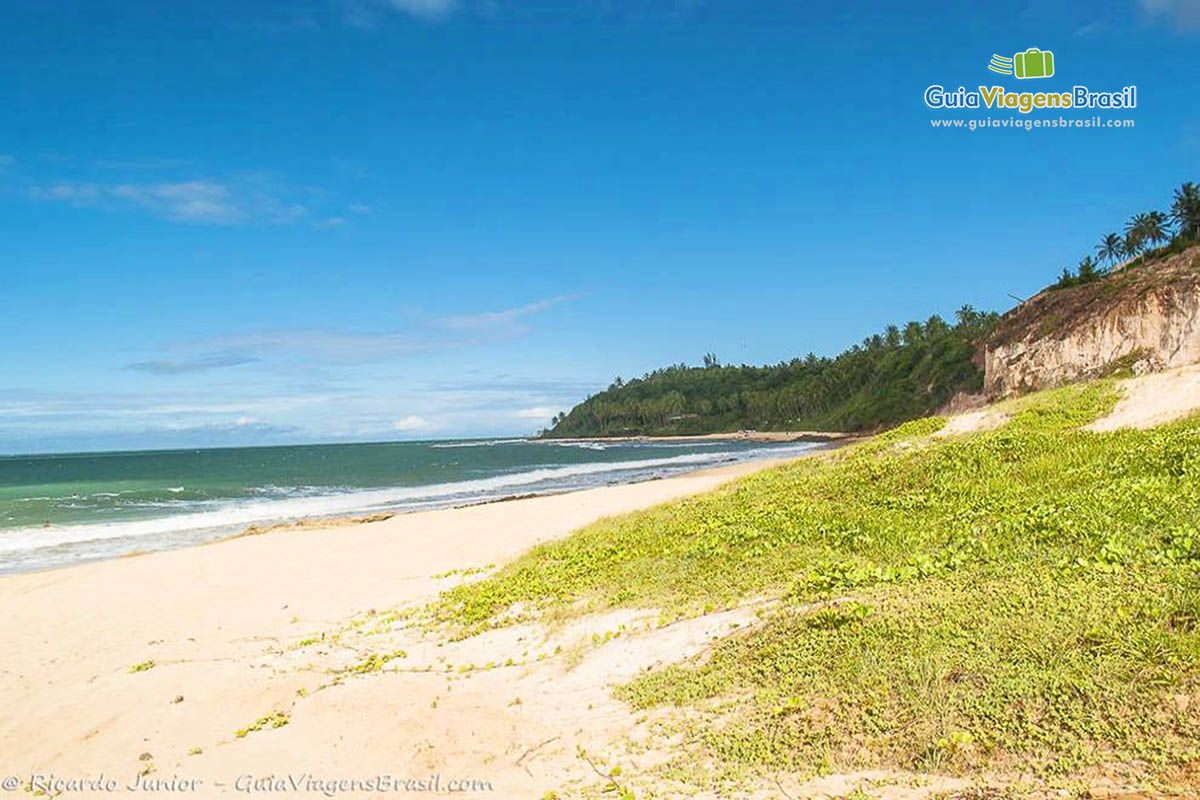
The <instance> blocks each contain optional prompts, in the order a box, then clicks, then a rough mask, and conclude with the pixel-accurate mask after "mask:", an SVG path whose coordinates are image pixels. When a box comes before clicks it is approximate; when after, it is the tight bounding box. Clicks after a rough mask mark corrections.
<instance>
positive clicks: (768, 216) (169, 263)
mask: <svg viewBox="0 0 1200 800" xmlns="http://www.w3.org/2000/svg"><path fill="white" fill-rule="evenodd" d="M976 6H978V7H976ZM4 13H5V25H4V26H3V30H2V31H0V70H2V73H3V74H4V76H5V80H4V82H3V83H2V84H0V108H3V113H4V119H5V125H4V126H3V128H2V129H0V237H2V238H3V241H4V243H5V247H4V254H3V257H2V260H0V286H2V289H0V337H2V341H3V342H4V346H3V347H2V348H0V452H30V451H42V450H76V449H109V448H117V449H119V448H137V447H171V446H200V445H226V444H228V445H236V444H261V443H274V442H293V441H296V442H299V441H347V440H363V439H370V440H380V439H391V438H404V437H422V438H425V437H442V436H473V435H481V434H513V433H525V432H530V431H533V430H536V429H537V428H539V427H541V426H542V425H544V424H545V423H546V422H547V419H548V417H549V415H550V413H552V412H554V411H557V410H561V409H566V408H569V407H570V406H571V405H572V404H573V403H574V402H576V401H578V400H580V399H582V398H583V397H584V396H585V395H586V394H588V393H589V392H591V391H595V390H597V389H599V388H602V387H603V386H605V385H607V384H608V382H610V381H611V380H612V378H613V377H614V376H617V375H621V376H623V377H629V376H632V375H637V374H640V373H642V372H644V371H646V370H649V369H652V368H654V367H657V366H661V365H663V364H668V363H675V362H680V361H686V362H693V363H694V362H697V361H699V359H700V356H701V355H702V354H703V353H705V352H707V351H712V352H715V353H717V355H718V356H719V357H720V358H721V359H722V360H723V361H726V362H748V363H762V362H773V361H778V360H781V359H786V358H790V357H792V356H794V355H802V354H804V353H806V352H808V351H809V350H812V351H815V352H817V353H819V354H833V353H835V352H837V351H838V350H840V349H842V348H844V347H846V346H847V345H850V344H852V343H854V342H856V341H859V340H860V339H861V338H862V337H863V336H865V335H867V334H869V333H871V332H873V331H875V330H877V329H879V328H881V327H882V326H884V325H886V324H887V323H890V322H904V321H906V320H909V319H913V318H918V319H923V318H925V317H927V316H929V315H930V314H932V313H941V314H943V315H947V316H948V315H950V314H952V313H953V311H954V309H955V308H957V307H959V306H960V305H962V304H963V303H971V304H973V305H975V306H977V307H979V308H985V309H995V310H1004V309H1005V308H1007V307H1008V306H1009V305H1011V300H1010V298H1009V297H1008V295H1009V293H1012V294H1017V295H1021V296H1024V295H1027V294H1029V293H1032V292H1033V291H1036V290H1037V289H1038V288H1039V287H1040V286H1042V285H1044V284H1045V283H1047V282H1048V281H1050V280H1052V279H1053V278H1054V277H1055V276H1056V274H1057V273H1058V272H1059V270H1060V269H1061V268H1062V266H1064V265H1065V264H1074V263H1075V262H1076V261H1077V260H1078V258H1079V257H1080V256H1081V255H1082V254H1084V253H1085V252H1088V251H1089V250H1090V249H1091V247H1092V246H1093V245H1094V243H1095V241H1096V240H1098V239H1099V237H1100V236H1101V235H1102V234H1103V233H1105V232H1107V231H1109V230H1113V229H1117V228H1119V227H1120V226H1121V224H1122V222H1123V220H1124V219H1125V218H1126V217H1128V216H1129V215H1130V214H1131V213H1133V212H1135V211H1142V210H1146V209H1148V208H1155V207H1160V208H1161V207H1163V206H1165V205H1166V204H1167V201H1168V198H1169V196H1170V192H1171V190H1172V188H1173V187H1174V186H1176V185H1178V184H1179V183H1180V182H1181V181H1183V180H1188V179H1192V180H1194V179H1200V174H1198V173H1200V170H1198V169H1197V165H1198V164H1200V118H1198V117H1197V106H1196V100H1195V87H1196V86H1197V85H1200V59H1197V58H1196V47H1197V44H1198V43H1200V0H1128V1H1127V2H1100V3H1088V4H1082V3H1065V2H1042V3H1037V4H1029V3H1025V2H1002V3H989V4H986V8H985V7H983V6H980V5H979V4H962V3H949V2H947V3H916V4H911V3H910V4H905V6H904V8H903V9H900V8H899V7H897V5H896V4H894V3H883V2H881V3H856V4H840V3H839V4H832V3H831V4H800V3H795V2H758V1H757V0H737V2H734V1H733V0H728V1H727V0H673V1H672V0H642V1H640V2H618V0H608V1H607V2H606V1H605V0H555V1H554V2H542V1H541V0H532V1H526V0H390V1H389V0H287V1H286V2H283V1H282V0H280V1H279V2H255V1H254V0H242V2H237V3H235V2H230V1H229V0H216V1H215V2H214V0H206V1H205V2H191V1H190V0H179V2H172V3H169V4H164V3H161V2H149V1H147V2H135V1H134V0H127V1H126V2H115V3H105V4H86V3H78V2H65V1H64V0H45V2H39V3H24V2H15V1H13V0H7V1H6V2H4ZM1031 46H1037V47H1041V48H1044V49H1050V50H1053V51H1054V53H1055V56H1056V64H1057V70H1058V76H1056V78H1054V79H1048V80H1046V81H1043V82H1034V81H1016V80H1015V79H1011V78H1000V77H999V76H996V75H993V74H992V73H989V72H987V70H986V65H987V62H988V60H989V58H990V56H991V54H992V53H999V54H1002V55H1003V54H1011V53H1014V52H1017V51H1020V50H1024V49H1025V48H1026V47H1031ZM932 83H940V84H943V85H946V86H948V87H957V86H958V85H965V86H967V87H968V88H973V87H975V86H977V85H979V84H980V83H985V84H989V85H990V84H992V83H999V84H1001V85H1004V86H1005V87H1006V88H1008V89H1011V90H1021V89H1049V88H1069V87H1070V86H1071V85H1073V84H1075V83H1082V84H1085V85H1088V86H1090V87H1091V88H1093V89H1104V90H1113V89H1120V88H1122V87H1124V86H1126V85H1128V84H1136V85H1137V86H1138V100H1139V107H1138V108H1137V109H1135V110H1132V111H1129V112H1109V113H1108V114H1106V116H1110V117H1125V118H1132V119H1134V120H1135V123H1136V127H1135V128H1134V129H1132V130H1124V129H1122V130H1114V129H1108V130H1103V129H1101V130H1086V131H1085V130H1072V131H1064V130H1048V129H1044V130H1035V131H1014V130H1012V129H999V130H995V129H993V130H986V131H977V132H974V133H971V132H967V131H963V130H956V131H949V130H933V129H932V128H931V125H930V119H931V118H934V117H955V116H961V117H972V116H973V117H982V116H985V115H986V114H984V113H980V112H942V113H936V112H933V111H931V110H930V109H928V108H926V107H925V105H924V103H923V101H922V95H923V92H924V90H925V88H926V87H927V86H928V85H930V84H932ZM1033 83H1039V84H1041V83H1044V84H1046V85H1045V86H1042V85H1037V86H1033V85H1022V84H1033ZM993 115H994V116H997V117H1001V118H1002V117H1004V116H1016V115H1015V114H1005V113H1000V114H993ZM1087 115H1088V112H1077V113H1072V112H1068V113H1067V114H1066V116H1087Z"/></svg>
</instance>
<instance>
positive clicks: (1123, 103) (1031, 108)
mask: <svg viewBox="0 0 1200 800" xmlns="http://www.w3.org/2000/svg"><path fill="white" fill-rule="evenodd" d="M1055 67H1056V64H1055V58H1054V53H1053V52H1051V51H1050V50H1040V49H1038V48H1036V47H1030V48H1029V49H1028V50H1024V51H1022V52H1019V53H1013V56H1012V58H1009V57H1008V56H1002V55H999V54H993V55H992V58H991V61H989V62H988V65H987V68H988V69H989V70H990V71H992V72H995V73H998V74H1000V75H1011V76H1012V77H1014V78H1017V79H1018V80H1029V79H1032V78H1053V77H1055V75H1056V69H1055ZM950 86H955V84H950ZM1038 89H1039V90H1038V91H1035V92H1030V91H1010V90H1009V89H1006V88H1005V87H1003V86H997V85H994V84H993V85H991V86H985V85H978V86H976V87H975V88H974V89H968V88H967V87H966V86H965V85H962V84H958V85H957V89H952V88H948V87H947V86H946V85H945V84H941V83H935V84H932V85H931V86H929V87H928V88H927V89H926V90H925V105H926V106H928V107H929V108H944V109H965V110H970V109H980V110H983V109H988V110H991V111H1016V112H1017V113H1019V114H1039V113H1043V112H1050V113H1061V111H1063V110H1076V111H1082V110H1085V109H1088V110H1093V109H1095V110H1100V109H1118V108H1121V109H1124V108H1137V86H1132V85H1131V86H1125V87H1122V88H1120V89H1117V90H1115V91H1099V92H1098V91H1093V90H1092V89H1091V88H1089V87H1088V86H1086V85H1084V84H1079V83H1076V84H1073V85H1064V86H1055V85H1053V84H1051V85H1048V86H1045V87H1044V88H1043V87H1041V86H1039V87H1038Z"/></svg>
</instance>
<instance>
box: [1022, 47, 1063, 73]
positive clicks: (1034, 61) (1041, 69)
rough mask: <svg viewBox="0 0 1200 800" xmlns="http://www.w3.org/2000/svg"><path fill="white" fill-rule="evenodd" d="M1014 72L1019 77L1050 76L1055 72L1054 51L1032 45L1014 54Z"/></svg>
mask: <svg viewBox="0 0 1200 800" xmlns="http://www.w3.org/2000/svg"><path fill="white" fill-rule="evenodd" d="M1013 62H1014V64H1013V67H1014V69H1013V74H1014V75H1016V76H1017V77H1018V78H1049V77H1050V76H1051V75H1053V74H1054V53H1051V52H1050V51H1049V50H1038V49H1037V48H1036V47H1031V48H1029V49H1028V50H1026V51H1025V52H1024V53H1017V54H1016V55H1014V56H1013Z"/></svg>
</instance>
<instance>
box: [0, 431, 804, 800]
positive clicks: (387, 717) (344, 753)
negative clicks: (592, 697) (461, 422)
mask: <svg viewBox="0 0 1200 800" xmlns="http://www.w3.org/2000/svg"><path fill="white" fill-rule="evenodd" d="M820 452H823V449H814V450H813V451H812V452H811V453H806V454H803V455H800V456H797V457H795V458H787V459H760V460H755V461H747V462H742V463H737V464H729V465H722V466H719V467H713V468H709V469H704V470H697V471H694V472H690V473H686V474H683V475H676V476H672V477H669V478H662V479H658V480H647V481H640V482H637V483H627V484H616V485H611V486H602V487H596V488H591V489H583V490H579V491H574V492H567V493H561V494H554V495H544V496H538V497H533V498H527V499H520V500H512V501H509V502H499V503H487V504H481V505H472V506H465V507H459V508H451V509H442V510H435V511H422V512H414V513H409V514H400V515H397V516H394V517H390V518H388V519H385V520H379V521H373V522H367V523H365V524H364V523H359V524H353V525H326V526H322V527H297V528H294V529H290V530H287V531H282V530H276V531H274V532H273V533H274V534H275V535H248V536H238V537H234V538H229V539H225V540H223V541H218V542H214V543H211V544H210V545H209V546H205V547H185V548H180V549H175V550H165V551H159V552H153V553H148V554H145V555H143V556H140V557H137V558H115V559H107V560H103V561H94V562H87V563H81V564H74V565H70V566H64V567H61V568H56V569H49V570H43V571H39V572H26V573H17V574H11V575H6V576H3V577H0V604H3V606H4V608H5V610H6V614H5V615H4V617H3V619H0V637H3V639H4V641H6V642H7V643H8V647H6V648H5V651H4V653H3V654H2V655H0V671H3V673H4V674H5V676H6V680H5V682H4V683H3V685H0V703H2V704H3V706H4V707H5V709H6V710H7V712H8V715H9V719H10V721H11V724H10V725H7V726H5V730H3V731H0V749H3V751H4V752H5V754H6V756H7V757H8V758H7V760H8V764H9V766H10V769H11V770H12V771H14V772H17V773H24V774H30V773H31V772H35V771H36V772H42V773H45V772H55V773H56V774H59V775H86V774H90V773H95V772H98V771H104V772H105V773H107V774H115V775H120V776H122V778H124V777H125V776H128V777H129V779H130V780H132V778H133V776H134V775H135V774H136V773H137V772H138V771H140V770H142V769H144V768H146V765H147V763H151V764H152V766H153V769H154V770H155V774H156V775H157V776H169V775H171V774H179V775H183V776H189V777H190V776H195V777H197V778H199V779H202V780H204V781H205V782H206V783H205V785H206V786H208V787H214V782H215V780H221V779H229V778H231V777H232V776H235V775H237V774H241V773H243V772H254V773H256V774H265V773H267V772H271V771H274V772H275V773H276V774H286V773H287V772H289V771H296V769H297V768H299V767H303V769H305V770H308V769H320V770H323V771H325V772H328V773H331V774H344V775H353V774H356V773H359V774H366V773H368V772H372V771H383V772H391V773H404V772H406V771H409V772H410V773H415V772H416V768H415V767H413V768H412V769H411V770H410V769H409V766H410V762H409V761H408V758H409V754H412V753H414V752H421V751H422V747H423V745H422V742H423V741H425V737H426V736H427V735H429V736H433V735H434V734H431V733H429V732H428V731H427V730H426V728H428V726H429V724H431V723H429V721H428V719H427V717H428V716H429V715H431V714H433V712H432V711H430V704H431V702H433V701H435V700H437V699H438V696H439V694H440V693H441V692H443V691H445V686H446V681H447V678H446V677H445V676H444V675H443V674H441V673H440V672H436V671H435V672H434V673H428V674H427V673H426V672H424V671H422V670H417V671H416V672H413V671H412V670H407V671H401V672H397V673H388V674H387V675H381V676H379V677H380V678H386V680H379V681H376V680H370V681H368V680H349V681H346V682H345V684H344V685H343V684H342V683H341V682H340V681H334V683H333V684H332V685H327V683H328V681H329V678H328V676H329V674H330V672H329V668H327V667H320V666H314V664H313V662H312V661H311V660H310V659H312V658H315V657H316V655H319V654H320V653H321V652H326V651H328V652H330V653H332V654H334V655H336V652H337V648H338V645H337V639H336V637H335V638H334V639H331V640H329V641H330V644H329V645H321V644H320V643H319V642H320V641H324V637H325V633H324V632H326V631H331V630H332V631H336V630H339V629H342V628H344V626H346V625H347V624H348V623H349V622H350V621H351V620H354V619H361V618H362V617H363V616H364V615H365V616H372V615H374V614H376V613H377V612H376V610H379V611H385V610H387V609H402V608H415V607H420V606H421V605H423V604H424V603H427V602H429V601H430V600H432V599H433V598H435V597H437V595H438V594H439V593H440V592H441V591H443V590H445V589H446V588H449V587H450V586H452V585H454V584H455V583H456V582H457V581H459V580H463V579H464V578H463V577H462V576H463V575H464V574H465V572H466V571H468V570H474V571H478V570H480V569H487V568H489V567H490V566H491V565H495V564H502V563H504V562H506V561H508V560H510V559H512V558H515V557H516V556H518V555H520V554H521V553H523V552H525V551H527V550H529V549H530V548H531V547H534V546H536V545H538V544H539V543H541V542H545V541H549V540H552V539H556V538H560V537H562V536H566V535H567V534H569V533H571V532H572V531H574V530H575V529H577V528H579V527H581V526H584V525H587V524H589V523H592V522H595V521H596V520H599V519H602V518H606V517H612V516H617V515H621V514H625V513H629V512H633V511H637V510H641V509H644V508H648V507H651V506H654V505H658V504H661V503H664V502H669V501H673V500H678V499H680V498H683V497H688V496H692V495H696V494H700V493H703V492H706V491H710V490H713V489H717V488H718V487H720V486H722V485H724V484H727V483H729V482H730V481H733V480H735V479H737V478H740V477H743V476H745V475H749V474H752V473H755V472H759V471H761V470H764V469H769V468H771V467H774V466H778V465H780V464H782V463H786V462H789V461H793V460H796V458H806V457H809V456H811V455H813V454H815V453H820ZM267 533H272V531H268V532H267ZM281 533H286V534H287V535H279V534H281ZM455 575H457V577H454V576H455ZM447 576H451V577H447ZM313 637H317V638H316V639H314V638H313ZM306 641H316V642H318V644H315V645H309V646H308V647H310V648H312V647H315V648H316V649H317V653H316V654H309V655H306V654H305V653H307V652H308V651H307V650H304V649H303V647H304V645H302V643H303V642H306ZM298 643H301V644H298ZM480 644H482V643H480ZM414 646H415V645H414ZM472 646H479V645H478V644H477V645H472ZM298 647H301V648H302V649H300V650H298V649H297V648H298ZM331 648H332V649H331ZM437 652H439V651H436V650H435V651H434V654H436V653H437ZM416 658H417V656H416V655H415V651H414V657H413V660H414V661H415V659H416ZM477 658H479V659H480V660H479V663H483V662H484V661H486V660H487V659H486V658H484V656H483V655H479V656H477ZM431 659H432V656H431ZM454 660H455V662H456V663H458V662H459V661H460V658H458V657H456V658H455V659H454ZM264 667H267V668H265V669H264ZM413 667H414V668H415V667H416V664H415V663H414V664H413ZM528 669H529V670H531V674H529V676H528V678H527V680H529V681H530V682H531V685H530V687H529V694H527V695H526V696H527V698H528V699H529V700H531V701H532V700H533V692H534V691H535V687H536V691H538V692H543V691H544V692H550V693H551V694H552V692H553V687H554V685H555V679H554V678H553V674H554V672H555V671H556V670H558V669H559V666H558V665H557V663H556V662H555V661H554V659H548V660H547V661H546V662H545V663H543V664H541V665H540V666H539V667H537V668H536V669H541V670H542V671H540V672H536V673H532V670H534V669H535V667H533V666H531V667H529V668H528ZM467 677H470V673H468V674H467ZM460 678H461V676H460V677H459V678H456V680H459V679H460ZM472 685H474V684H473V683H472V682H470V681H468V682H467V683H464V684H463V689H462V690H456V694H454V695H451V696H448V697H447V698H446V700H445V705H446V708H445V709H444V710H443V711H442V712H441V713H440V714H438V715H436V717H435V719H436V720H438V722H437V725H438V726H439V728H438V730H439V732H438V733H437V734H436V736H437V746H438V751H437V752H438V754H439V755H438V759H439V761H438V765H439V768H441V767H445V768H446V769H456V770H458V771H459V774H466V775H471V774H474V775H478V776H490V775H494V776H495V778H496V780H497V782H498V785H499V784H501V783H502V784H504V785H505V786H506V787H515V786H516V785H518V784H519V785H520V786H521V787H522V788H521V789H520V790H516V793H515V794H512V793H510V794H509V795H508V796H534V795H532V794H530V793H529V791H527V789H533V788H536V787H535V786H531V785H529V784H527V783H526V781H527V776H526V772H525V770H524V768H523V767H522V768H516V769H513V768H511V767H505V768H504V769H503V770H500V769H499V768H495V769H493V768H492V767H490V766H489V764H490V763H491V762H489V761H488V760H487V759H484V758H483V757H482V756H481V754H480V752H479V750H478V749H476V748H474V747H473V746H472V745H470V741H471V740H472V737H473V736H475V735H476V732H477V731H478V729H479V726H481V725H483V726H485V727H487V729H488V731H490V733H489V734H488V735H489V736H491V737H492V738H491V740H489V741H492V742H493V744H496V746H500V745H501V744H504V745H505V746H508V745H511V746H513V747H519V748H520V750H524V749H526V748H527V747H529V746H533V745H536V744H537V742H539V741H543V740H544V739H545V738H548V737H547V736H546V733H545V725H546V724H548V723H547V722H545V721H544V720H541V719H535V718H532V717H528V716H525V714H526V713H530V712H532V709H529V712H526V711H523V710H522V709H521V708H520V707H519V706H514V707H509V706H507V705H506V704H507V703H508V701H509V700H510V699H511V698H508V697H505V698H504V703H502V704H500V706H499V708H492V707H491V706H488V705H487V704H488V703H493V704H494V700H495V698H494V697H493V696H492V695H494V691H493V692H489V693H485V694H484V695H481V696H479V697H477V698H475V699H473V700H472V699H471V698H472V697H474V696H473V695H471V694H469V692H470V687H471V686H472ZM318 686H320V687H322V688H323V690H322V691H320V692H319V693H317V694H314V695H313V696H312V697H308V693H309V692H313V691H314V687H318ZM435 690H436V692H435ZM463 691H466V692H468V693H467V694H463ZM431 692H435V693H434V694H431ZM364 693H365V694H364ZM547 696H550V695H547ZM455 697H457V698H458V700H454V698H455ZM451 701H453V702H456V703H463V702H466V703H468V704H467V705H466V706H462V707H457V706H452V705H451ZM470 703H477V705H471V704H470ZM531 705H532V703H531ZM485 706H486V709H487V715H485V716H484V717H480V716H479V714H480V713H483V712H482V711H480V709H482V708H484V707H485ZM281 709H282V711H281ZM420 709H424V710H423V711H421V710H420ZM473 709H474V710H473ZM276 712H279V713H286V715H287V716H286V717H284V718H279V719H285V720H286V723H287V724H286V727H281V728H280V729H279V730H267V731H263V732H261V733H254V734H252V735H249V736H247V735H244V734H236V735H235V732H237V731H239V730H243V729H246V727H247V726H253V724H254V722H255V720H257V719H261V718H264V717H265V716H267V715H269V714H272V713H276ZM498 726H499V727H498ZM253 730H257V728H253ZM364 731H365V732H366V733H365V734H364ZM364 735H365V736H366V738H362V737H363V736H364ZM538 737H541V738H538ZM343 741H345V742H347V743H349V742H353V743H354V744H353V746H352V747H349V748H347V747H343V746H341V745H340V744H339V743H340V742H343ZM530 741H532V745H531V744H529V742H530ZM398 752H403V753H404V754H405V756H404V758H403V759H401V760H400V761H401V763H397V755H396V754H397V753H398ZM146 754H149V757H147V756H146ZM151 759H152V761H151ZM531 774H532V773H531ZM552 780H555V778H554V777H553V776H552V775H550V774H543V775H539V776H538V781H539V783H540V782H541V781H552ZM230 788H232V787H230ZM539 791H540V790H539ZM206 793H207V794H211V795H214V796H219V795H224V794H233V792H231V791H229V790H228V789H222V790H220V791H217V790H216V789H215V787H214V788H213V791H211V792H206ZM500 796H502V795H500Z"/></svg>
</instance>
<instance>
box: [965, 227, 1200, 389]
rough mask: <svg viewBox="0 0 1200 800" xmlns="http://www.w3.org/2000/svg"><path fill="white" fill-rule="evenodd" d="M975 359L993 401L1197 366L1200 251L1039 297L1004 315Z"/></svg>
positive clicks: (1197, 248)
mask: <svg viewBox="0 0 1200 800" xmlns="http://www.w3.org/2000/svg"><path fill="white" fill-rule="evenodd" d="M980 356H981V358H982V361H983V368H984V391H985V392H986V393H987V394H988V395H989V396H991V397H1004V396H1007V395H1012V394H1016V393H1019V392H1024V391H1029V390H1033V389H1044V388H1048V387H1052V386H1058V385H1061V384H1064V383H1070V382H1071V381H1077V380H1084V379H1087V378H1094V377H1099V376H1101V375H1104V374H1106V373H1109V372H1111V371H1113V370H1114V369H1117V368H1120V367H1130V368H1132V369H1133V371H1134V372H1135V373H1142V372H1150V371H1155V370H1161V369H1169V368H1172V367H1179V366H1183V365H1185V364H1194V363H1200V246H1198V247H1193V248H1191V249H1189V250H1185V251H1183V252H1182V253H1179V254H1177V255H1174V256H1171V257H1168V258H1165V259H1163V260H1161V261H1159V262H1156V263H1153V264H1148V265H1145V266H1141V267H1137V268H1134V269H1130V270H1127V271H1123V272H1120V273H1117V274H1115V275H1112V276H1109V277H1108V278H1105V279H1104V280H1100V281H1096V282H1095V283H1090V284H1086V285H1084V286H1077V287H1074V288H1071V289H1059V290H1055V291H1045V292H1042V293H1041V294H1038V295H1037V296H1035V297H1032V298H1030V299H1029V300H1027V301H1025V302H1024V303H1022V304H1021V305H1020V306H1018V307H1017V308H1014V309H1013V310H1012V311H1010V312H1008V313H1007V314H1005V315H1004V316H1003V317H1002V318H1001V321H1000V324H999V325H998V326H997V329H996V331H995V333H993V335H992V336H991V337H990V338H989V339H988V341H987V342H985V343H984V345H983V347H982V350H981V353H980Z"/></svg>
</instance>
